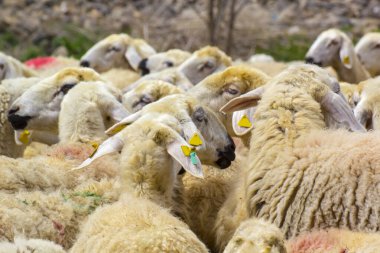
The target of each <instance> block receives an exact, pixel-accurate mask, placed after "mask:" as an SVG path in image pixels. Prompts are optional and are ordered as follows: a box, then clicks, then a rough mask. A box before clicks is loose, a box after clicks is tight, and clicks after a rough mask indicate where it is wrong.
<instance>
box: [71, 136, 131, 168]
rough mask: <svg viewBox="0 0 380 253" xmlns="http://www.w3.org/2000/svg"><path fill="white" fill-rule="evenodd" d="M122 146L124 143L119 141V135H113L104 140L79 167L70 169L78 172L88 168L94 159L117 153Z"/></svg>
mask: <svg viewBox="0 0 380 253" xmlns="http://www.w3.org/2000/svg"><path fill="white" fill-rule="evenodd" d="M123 146H124V141H123V140H122V139H121V136H120V135H115V136H112V137H110V138H108V139H107V140H105V141H104V142H103V143H102V144H100V145H99V147H98V148H97V149H96V150H95V152H94V153H93V154H92V155H91V156H90V157H89V158H87V159H86V160H85V161H84V162H83V163H82V164H81V165H79V166H78V167H76V168H74V169H72V170H79V169H83V168H85V167H87V166H89V165H90V164H91V163H92V162H93V161H95V160H96V159H98V158H100V157H102V156H105V155H107V154H111V153H115V152H119V151H120V150H121V149H122V148H123Z"/></svg>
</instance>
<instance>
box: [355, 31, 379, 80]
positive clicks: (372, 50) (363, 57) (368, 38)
mask: <svg viewBox="0 0 380 253" xmlns="http://www.w3.org/2000/svg"><path fill="white" fill-rule="evenodd" d="M355 53H356V54H357V56H358V58H359V60H360V62H361V63H362V64H363V65H364V67H365V68H366V69H367V70H368V72H369V73H370V74H371V76H378V75H380V64H379V59H380V33H367V34H366V35H364V36H363V37H362V38H361V39H360V40H359V42H358V44H356V46H355Z"/></svg>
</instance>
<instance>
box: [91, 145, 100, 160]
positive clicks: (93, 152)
mask: <svg viewBox="0 0 380 253" xmlns="http://www.w3.org/2000/svg"><path fill="white" fill-rule="evenodd" d="M91 146H92V147H93V148H94V151H92V153H91V155H90V158H92V157H93V156H94V155H95V153H96V151H98V148H99V143H97V142H93V143H91Z"/></svg>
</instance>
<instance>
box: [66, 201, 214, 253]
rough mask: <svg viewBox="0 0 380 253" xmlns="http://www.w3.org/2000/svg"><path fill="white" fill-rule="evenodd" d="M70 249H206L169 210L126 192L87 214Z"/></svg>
mask: <svg viewBox="0 0 380 253" xmlns="http://www.w3.org/2000/svg"><path fill="white" fill-rule="evenodd" d="M70 252H71V253H77V252H78V253H79V252H83V253H84V252H151V253H158V252H189V253H200V252H202V253H206V252H208V251H207V249H206V247H205V246H204V244H203V243H202V242H200V241H199V239H198V238H197V237H196V235H194V234H193V233H192V232H191V230H190V229H189V228H188V226H187V225H186V224H185V223H184V222H182V221H180V220H179V219H177V218H175V217H174V216H173V215H171V213H170V212H169V210H166V209H164V208H162V207H161V206H159V205H157V204H155V203H153V202H151V201H148V200H145V199H143V198H137V197H133V196H131V195H127V194H125V195H124V196H123V198H122V199H121V200H119V201H118V202H116V203H114V204H112V205H107V206H104V207H100V208H98V209H97V210H96V211H95V212H94V214H93V215H91V216H90V218H89V220H88V222H87V223H86V224H85V225H84V227H83V228H82V230H81V233H80V235H79V237H78V239H77V241H76V243H75V244H74V246H73V247H72V249H71V250H70Z"/></svg>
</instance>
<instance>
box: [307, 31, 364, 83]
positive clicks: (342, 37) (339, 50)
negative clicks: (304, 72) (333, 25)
mask: <svg viewBox="0 0 380 253" xmlns="http://www.w3.org/2000/svg"><path fill="white" fill-rule="evenodd" d="M306 61H307V62H309V63H314V64H317V65H319V66H322V67H327V66H331V67H333V68H334V69H335V70H336V72H337V74H338V77H339V79H340V80H341V81H345V82H349V83H359V82H360V81H364V80H366V79H368V78H370V74H369V73H368V72H367V70H366V69H365V68H364V66H363V65H362V64H361V62H360V61H359V59H358V56H357V55H356V53H355V50H354V46H353V44H352V41H351V39H350V38H349V37H348V36H347V35H346V34H345V33H344V32H342V31H340V30H338V29H329V30H326V31H324V32H323V33H321V34H320V35H319V36H318V38H317V39H316V40H315V41H314V43H313V44H312V45H311V47H310V49H309V51H308V52H307V53H306Z"/></svg>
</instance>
